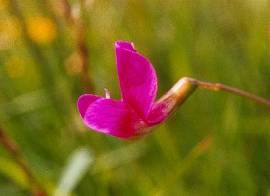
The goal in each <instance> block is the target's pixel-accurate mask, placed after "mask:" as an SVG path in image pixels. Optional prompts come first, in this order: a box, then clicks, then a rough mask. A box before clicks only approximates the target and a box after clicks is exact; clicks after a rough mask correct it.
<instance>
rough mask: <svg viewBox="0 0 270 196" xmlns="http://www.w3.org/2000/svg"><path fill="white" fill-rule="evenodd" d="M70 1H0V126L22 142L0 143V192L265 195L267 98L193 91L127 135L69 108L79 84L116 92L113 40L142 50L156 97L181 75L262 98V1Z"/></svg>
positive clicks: (265, 36)
mask: <svg viewBox="0 0 270 196" xmlns="http://www.w3.org/2000/svg"><path fill="white" fill-rule="evenodd" d="M68 3H69V6H68V4H65V1H64V0H59V1H50V0H24V1H19V0H0V127H1V129H2V130H4V132H5V133H6V134H7V135H9V137H11V138H12V139H13V140H14V141H15V142H16V143H17V146H18V149H19V150H20V155H19V159H18V157H17V158H16V156H17V155H16V154H13V155H11V154H10V153H9V152H8V151H7V148H3V147H2V146H1V147H0V195H7V196H8V195H29V193H31V192H32V194H36V193H35V192H37V191H36V190H35V189H42V190H43V192H44V191H45V192H47V193H48V194H49V195H53V194H55V195H65V194H66V195H69V194H72V195H90V194H91V195H104V196H105V195H131V196H132V195H134V196H135V195H136V196H137V195H205V196H208V195H219V196H222V195H224V196H229V195H230V196H232V195H235V196H242V195H243V196H249V195H250V196H253V195H257V196H264V195H266V196H267V195H268V196H269V195H270V110H269V108H266V107H264V106H261V105H258V104H255V103H253V102H250V101H249V100H245V99H243V98H240V97H237V96H233V95H228V94H225V93H222V92H220V93H217V92H207V91H205V90H198V91H197V92H196V93H195V94H194V95H192V97H191V98H190V99H189V100H188V101H187V102H186V103H185V104H184V105H183V106H182V107H181V108H179V109H178V110H177V111H176V113H175V114H174V115H172V116H171V118H170V119H169V120H168V121H167V122H166V123H164V124H162V125H160V126H158V127H156V128H155V130H154V131H153V133H152V134H150V135H148V136H146V137H144V138H142V139H140V140H136V141H121V140H118V139H115V138H112V137H108V136H105V135H102V134H98V133H96V132H94V131H91V130H90V131H89V130H88V129H87V128H86V127H85V126H84V125H83V124H82V122H81V120H80V117H79V114H78V112H77V109H76V100H77V98H78V96H79V95H80V94H82V93H83V92H85V90H88V91H91V92H90V93H95V94H100V95H103V94H104V88H107V89H109V90H110V91H111V94H112V97H114V98H119V97H120V93H119V86H118V80H117V75H116V66H115V54H114V46H113V43H114V41H116V40H129V41H132V42H134V44H135V45H136V48H137V49H138V50H139V51H140V52H141V53H142V54H144V55H145V56H147V57H149V58H150V59H151V61H152V63H153V65H154V66H155V68H156V71H157V74H158V80H159V90H158V94H159V96H161V95H162V94H163V93H165V92H166V91H167V90H168V89H169V88H170V87H171V86H172V85H173V84H174V83H175V82H176V81H177V80H178V79H179V78H181V77H183V76H190V77H194V78H197V79H201V80H207V81H213V82H222V83H225V84H228V85H232V86H235V87H239V88H242V89H245V90H249V91H251V92H253V93H256V94H257V95H261V96H263V97H266V98H267V97H268V98H270V12H269V9H270V2H269V1H267V0H257V1H256V0H247V1H240V0H234V1H233V0H217V1H214V0H198V1H189V0H166V1H158V0H146V1H140V0H113V1H107V0H96V1H94V0H85V1H83V0H81V1H76V0H70V1H69V2H68ZM69 8H70V9H69ZM85 47H86V48H87V49H88V51H87V50H85ZM0 138H1V137H0ZM20 159H23V160H24V161H25V162H26V165H27V167H28V169H29V170H30V171H31V173H32V175H33V176H34V177H32V178H33V179H35V180H34V181H35V182H34V183H33V182H31V181H29V179H28V177H27V175H26V174H25V171H24V170H23V169H22V168H21V166H20V164H19V163H18V160H20ZM35 183H36V184H38V185H35ZM35 187H39V188H35ZM40 187H42V188H40Z"/></svg>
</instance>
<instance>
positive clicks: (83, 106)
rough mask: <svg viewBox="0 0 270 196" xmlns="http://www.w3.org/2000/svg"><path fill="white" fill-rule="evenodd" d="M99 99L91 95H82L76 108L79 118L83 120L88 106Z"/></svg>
mask: <svg viewBox="0 0 270 196" xmlns="http://www.w3.org/2000/svg"><path fill="white" fill-rule="evenodd" d="M100 98H101V97H99V96H96V95H91V94H84V95H81V96H80V97H79V98H78V102H77V108H78V110H79V112H80V114H81V117H82V118H84V115H85V112H86V110H87V109H88V107H89V105H90V104H91V103H93V102H94V101H96V100H97V99H100Z"/></svg>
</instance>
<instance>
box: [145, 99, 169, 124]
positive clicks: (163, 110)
mask: <svg viewBox="0 0 270 196" xmlns="http://www.w3.org/2000/svg"><path fill="white" fill-rule="evenodd" d="M168 108H169V105H168V103H167V102H161V103H155V104H154V105H153V107H152V109H151V111H150V113H149V115H148V118H147V123H148V124H149V125H150V126H153V125H156V124H159V123H161V122H163V121H165V120H166V119H167V118H168V116H169V113H168Z"/></svg>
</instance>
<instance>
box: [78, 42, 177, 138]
mask: <svg viewBox="0 0 270 196" xmlns="http://www.w3.org/2000/svg"><path fill="white" fill-rule="evenodd" d="M115 48H116V64H117V71H118V78H119V82H120V89H121V94H122V99H121V100H115V99H111V98H109V97H108V96H106V97H101V96H97V95H91V94H84V95H81V96H80V97H79V99H78V109H79V112H80V114H81V117H82V119H83V122H84V123H85V124H86V126H88V127H89V128H91V129H93V130H96V131H98V132H101V133H105V134H108V135H111V136H115V137H118V138H123V139H130V138H132V137H136V136H139V135H142V134H145V133H147V132H149V130H150V129H149V128H151V127H153V126H154V125H156V124H159V123H161V122H163V121H164V120H165V119H166V118H167V117H168V116H169V114H170V112H171V111H172V109H173V108H174V107H175V105H176V103H177V101H176V99H175V98H177V96H180V95H177V93H175V89H173V88H172V89H171V91H172V92H173V93H170V95H169V96H168V95H167V94H166V95H165V96H163V98H161V100H159V101H157V102H155V99H156V94H157V76H156V72H155V69H154V67H153V66H152V64H151V62H150V61H149V60H148V59H147V58H145V57H144V56H142V55H141V54H140V53H138V52H137V51H136V50H135V48H134V45H133V43H129V42H125V41H117V42H116V43H115ZM180 85H181V84H180ZM176 86H177V84H176ZM178 86H179V84H178Z"/></svg>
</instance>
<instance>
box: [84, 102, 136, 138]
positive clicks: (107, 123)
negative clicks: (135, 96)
mask: <svg viewBox="0 0 270 196" xmlns="http://www.w3.org/2000/svg"><path fill="white" fill-rule="evenodd" d="M84 122H85V124H86V125H87V126H88V127H90V128H91V129H94V130H96V131H98V132H102V133H105V134H108V135H112V136H115V137H120V138H125V139H127V138H130V137H133V136H135V135H136V134H137V131H138V130H139V127H140V124H141V120H140V119H139V117H138V115H137V114H136V113H135V112H134V111H133V110H132V109H131V108H130V107H129V106H128V105H127V104H126V103H124V102H122V101H115V100H112V99H99V100H97V101H95V102H94V103H92V104H91V105H90V107H89V108H88V109H87V111H86V113H85V116H84Z"/></svg>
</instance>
